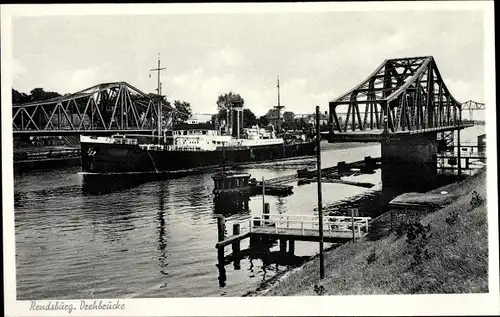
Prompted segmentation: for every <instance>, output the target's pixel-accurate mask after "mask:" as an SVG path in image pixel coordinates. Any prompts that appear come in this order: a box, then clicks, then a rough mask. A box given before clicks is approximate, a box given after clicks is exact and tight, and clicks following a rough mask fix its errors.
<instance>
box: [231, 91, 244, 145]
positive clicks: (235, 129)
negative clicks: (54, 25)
mask: <svg viewBox="0 0 500 317" xmlns="http://www.w3.org/2000/svg"><path fill="white" fill-rule="evenodd" d="M231 119H232V120H231V121H232V122H231V124H232V137H233V138H237V139H239V138H240V137H241V136H242V135H243V99H241V98H238V97H236V98H234V99H232V100H231Z"/></svg>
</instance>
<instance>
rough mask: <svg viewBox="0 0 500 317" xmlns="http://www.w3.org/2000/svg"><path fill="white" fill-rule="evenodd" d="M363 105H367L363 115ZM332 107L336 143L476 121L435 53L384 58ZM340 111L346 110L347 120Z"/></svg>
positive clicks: (457, 126)
mask: <svg viewBox="0 0 500 317" xmlns="http://www.w3.org/2000/svg"><path fill="white" fill-rule="evenodd" d="M360 105H364V106H365V107H364V111H363V113H362V112H361V111H360ZM329 108H330V116H329V121H330V127H331V130H330V139H331V140H333V141H378V140H380V139H381V138H382V137H383V135H391V134H422V133H436V132H446V131H454V130H459V129H462V128H465V127H468V126H472V125H473V122H464V121H462V120H461V103H460V102H458V101H457V100H455V98H454V97H453V96H452V95H451V93H450V91H449V90H448V88H447V87H446V84H445V83H444V81H443V78H442V76H441V74H440V72H439V69H438V68H437V65H436V63H435V61H434V58H433V57H432V56H425V57H412V58H397V59H388V60H385V61H384V62H383V63H382V64H381V65H380V66H379V67H378V68H377V69H376V70H375V71H374V72H373V73H372V74H371V75H370V76H369V77H368V78H366V79H365V80H364V81H362V82H361V83H360V84H359V85H357V86H356V87H354V88H353V89H351V90H350V91H348V92H347V93H345V94H344V95H342V96H340V97H339V98H337V99H335V100H333V101H331V102H330V103H329ZM346 108H347V110H346ZM346 111H347V112H346ZM340 113H346V116H345V120H343V121H342V122H341V120H340V118H339V114H340Z"/></svg>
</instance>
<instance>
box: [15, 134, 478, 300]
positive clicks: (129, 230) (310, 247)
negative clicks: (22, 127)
mask: <svg viewBox="0 0 500 317" xmlns="http://www.w3.org/2000/svg"><path fill="white" fill-rule="evenodd" d="M476 130H477V129H476V128H474V131H473V130H471V129H468V131H465V132H464V136H463V139H467V137H466V136H465V135H467V136H469V137H468V138H469V139H470V140H472V141H473V140H474V137H475V136H476V135H477V134H480V133H483V132H481V130H480V129H479V130H478V131H476ZM483 130H484V129H483ZM322 149H323V151H322V163H323V164H322V165H323V167H326V166H332V165H336V164H337V162H339V161H346V162H352V161H356V160H362V159H363V158H364V157H365V156H372V157H378V156H380V145H378V144H368V143H367V144H357V145H356V147H351V146H349V145H345V144H341V145H339V144H328V143H322ZM292 164H293V168H291V167H290V166H287V165H284V164H276V165H272V164H264V165H263V166H255V165H254V166H247V167H245V169H244V170H245V171H247V172H248V173H250V174H252V177H255V178H257V179H261V177H265V178H272V177H276V176H282V175H289V174H294V173H295V172H296V169H298V168H300V167H301V165H300V164H302V166H303V167H306V166H309V167H314V164H315V161H314V158H310V159H306V160H302V162H301V163H300V164H298V161H293V162H290V165H292ZM79 170H80V169H79V168H78V167H75V168H66V169H57V170H44V171H32V172H29V173H25V174H21V175H16V176H15V181H14V182H15V184H14V192H15V193H14V195H15V197H14V208H15V211H14V212H15V234H16V269H17V270H16V275H17V276H16V281H17V298H18V300H28V299H56V298H57V299H90V298H136V297H149V298H150V297H155V298H162V297H194V296H241V295H243V294H244V293H246V292H248V291H250V290H253V289H255V288H257V287H258V286H259V284H260V283H261V282H263V281H266V280H268V279H270V278H272V277H273V276H274V275H276V274H277V273H279V272H282V271H284V270H286V269H288V268H289V266H288V265H278V264H269V263H265V262H264V261H263V260H261V259H258V258H257V259H243V260H241V262H240V266H239V267H236V268H235V267H234V266H233V265H226V266H225V278H224V281H223V283H221V280H220V275H221V273H220V272H219V269H218V268H217V266H216V264H217V252H216V249H215V243H216V242H217V225H216V219H215V218H214V215H215V214H216V213H217V212H224V213H225V215H226V217H227V218H226V221H227V222H228V223H229V222H231V221H232V220H237V219H249V218H250V217H251V216H257V215H259V214H260V213H261V211H262V196H255V197H252V198H251V199H250V201H249V202H248V206H244V205H243V206H233V207H228V206H224V207H220V206H216V205H214V202H213V196H212V189H213V180H212V178H211V176H212V174H211V173H206V174H201V175H193V176H186V177H182V178H178V179H169V180H160V181H151V182H145V183H142V184H140V183H139V184H134V185H132V186H125V187H123V188H117V189H111V190H108V191H107V192H106V193H101V194H95V193H88V192H87V191H85V190H83V189H82V184H83V179H82V175H81V174H79V173H78V172H79ZM360 181H370V182H372V183H376V184H377V186H375V187H374V188H373V189H365V188H359V187H354V186H346V185H341V184H323V203H324V204H325V205H328V204H332V203H334V202H336V201H339V200H341V199H345V198H346V197H350V196H354V195H359V194H362V193H364V192H368V191H373V190H377V189H380V171H377V172H376V173H375V174H373V175H363V176H362V177H360ZM293 185H294V194H293V195H291V196H287V197H270V196H266V198H265V199H266V202H269V203H270V206H271V212H273V213H274V212H279V213H296V214H313V212H314V211H313V209H314V208H315V207H316V205H317V198H316V197H317V196H316V189H317V184H316V183H311V184H308V185H302V186H297V184H296V183H295V184H293ZM218 208H219V210H218ZM228 230H231V228H228ZM247 243H248V242H245V243H243V244H242V249H245V248H246V246H247V245H246V244H247ZM275 248H276V247H275ZM275 248H274V249H275ZM227 249H230V248H227ZM228 252H229V250H228ZM317 252H318V244H317V243H308V242H297V243H296V246H295V254H296V255H297V256H299V257H305V256H311V255H314V254H316V253H317Z"/></svg>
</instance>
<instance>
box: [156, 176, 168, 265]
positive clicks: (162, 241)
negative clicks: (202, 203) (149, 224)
mask: <svg viewBox="0 0 500 317" xmlns="http://www.w3.org/2000/svg"><path fill="white" fill-rule="evenodd" d="M159 187H160V188H159V191H158V198H159V204H158V205H159V208H158V212H157V214H156V216H157V220H158V250H159V251H160V257H159V260H160V273H161V274H163V275H168V273H167V272H165V269H166V267H167V266H168V263H167V238H166V230H165V195H166V194H167V195H168V192H167V193H166V187H165V184H164V182H160V184H159Z"/></svg>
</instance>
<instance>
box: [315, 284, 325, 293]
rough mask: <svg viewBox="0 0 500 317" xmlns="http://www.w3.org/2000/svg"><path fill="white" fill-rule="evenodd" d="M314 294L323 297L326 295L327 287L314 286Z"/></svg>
mask: <svg viewBox="0 0 500 317" xmlns="http://www.w3.org/2000/svg"><path fill="white" fill-rule="evenodd" d="M314 292H315V293H316V294H317V295H319V296H321V295H324V294H325V292H326V290H325V287H324V286H323V285H320V286H318V285H317V284H315V285H314Z"/></svg>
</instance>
